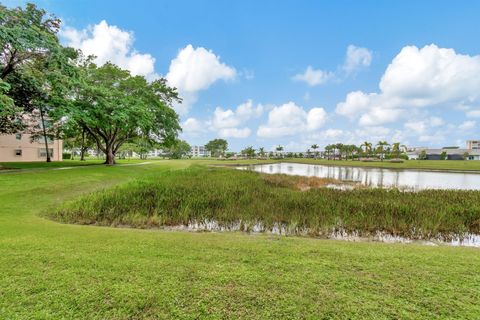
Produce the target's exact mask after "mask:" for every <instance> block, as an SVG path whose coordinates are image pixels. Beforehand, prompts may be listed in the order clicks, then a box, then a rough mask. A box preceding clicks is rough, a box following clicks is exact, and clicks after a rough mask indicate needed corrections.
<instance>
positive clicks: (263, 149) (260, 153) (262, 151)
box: [258, 147, 265, 158]
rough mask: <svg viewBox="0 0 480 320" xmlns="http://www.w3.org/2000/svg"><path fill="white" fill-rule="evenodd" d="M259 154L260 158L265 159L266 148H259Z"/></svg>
mask: <svg viewBox="0 0 480 320" xmlns="http://www.w3.org/2000/svg"><path fill="white" fill-rule="evenodd" d="M258 154H259V155H260V157H262V158H263V157H265V148H264V147H260V148H258Z"/></svg>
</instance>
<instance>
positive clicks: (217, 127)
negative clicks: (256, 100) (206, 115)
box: [210, 99, 264, 138]
mask: <svg viewBox="0 0 480 320" xmlns="http://www.w3.org/2000/svg"><path fill="white" fill-rule="evenodd" d="M263 109H264V107H263V105H261V104H258V105H254V104H253V101H252V100H251V99H249V100H247V101H246V102H245V103H242V104H240V105H238V106H237V108H236V109H223V108H222V107H217V108H215V111H214V112H213V117H212V119H211V121H210V123H211V128H212V130H214V131H217V133H218V135H219V136H221V137H225V138H228V137H232V138H246V137H248V136H250V134H251V130H250V129H249V128H247V127H243V128H239V127H240V126H241V125H243V124H245V123H246V122H247V121H248V120H250V119H254V118H258V117H260V116H261V115H262V113H263Z"/></svg>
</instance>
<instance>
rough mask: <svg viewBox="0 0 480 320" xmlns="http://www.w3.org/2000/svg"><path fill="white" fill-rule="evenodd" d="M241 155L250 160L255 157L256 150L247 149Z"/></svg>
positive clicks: (250, 147)
mask: <svg viewBox="0 0 480 320" xmlns="http://www.w3.org/2000/svg"><path fill="white" fill-rule="evenodd" d="M241 153H242V154H243V155H245V156H246V157H247V158H249V159H250V158H253V157H255V149H253V147H252V146H249V147H246V148H245V149H243V150H242V151H241Z"/></svg>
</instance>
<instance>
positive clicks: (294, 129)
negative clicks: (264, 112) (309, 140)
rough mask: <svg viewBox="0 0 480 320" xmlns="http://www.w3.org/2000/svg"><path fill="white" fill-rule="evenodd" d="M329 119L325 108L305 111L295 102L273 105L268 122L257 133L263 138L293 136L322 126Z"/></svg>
mask: <svg viewBox="0 0 480 320" xmlns="http://www.w3.org/2000/svg"><path fill="white" fill-rule="evenodd" d="M326 120H327V113H326V111H325V110H324V109H323V108H312V109H310V110H309V111H305V110H304V109H303V108H302V107H300V106H298V105H296V104H295V103H294V102H287V103H285V104H283V105H280V106H275V107H273V109H272V110H270V112H269V114H268V120H267V123H266V124H263V125H261V126H259V128H258V130H257V135H258V136H259V137H262V138H276V137H284V136H292V135H296V134H299V133H303V132H308V131H313V130H317V129H319V128H321V127H322V126H323V125H324V124H325V122H326Z"/></svg>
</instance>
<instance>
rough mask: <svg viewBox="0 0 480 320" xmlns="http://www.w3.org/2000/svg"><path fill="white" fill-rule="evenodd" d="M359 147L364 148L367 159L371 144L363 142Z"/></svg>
mask: <svg viewBox="0 0 480 320" xmlns="http://www.w3.org/2000/svg"><path fill="white" fill-rule="evenodd" d="M361 147H363V148H364V151H365V154H366V155H367V157H369V156H370V154H371V153H372V143H371V142H368V141H365V142H364V143H362V144H361V145H360V148H361Z"/></svg>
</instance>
